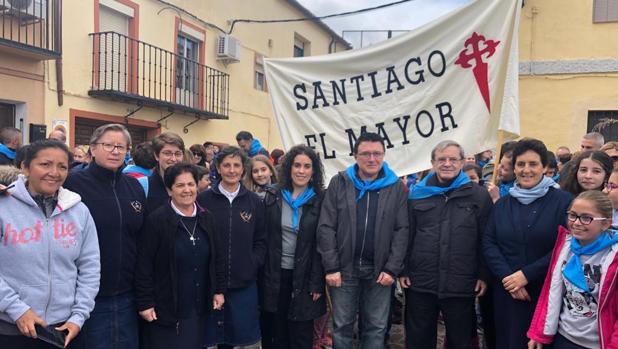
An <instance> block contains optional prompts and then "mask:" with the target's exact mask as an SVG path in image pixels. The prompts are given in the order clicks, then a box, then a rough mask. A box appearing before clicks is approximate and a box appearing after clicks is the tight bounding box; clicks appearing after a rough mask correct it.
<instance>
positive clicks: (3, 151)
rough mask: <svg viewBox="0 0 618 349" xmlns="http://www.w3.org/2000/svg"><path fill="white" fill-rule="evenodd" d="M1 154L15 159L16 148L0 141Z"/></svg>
mask: <svg viewBox="0 0 618 349" xmlns="http://www.w3.org/2000/svg"><path fill="white" fill-rule="evenodd" d="M0 154H4V155H5V156H6V157H7V158H9V160H15V150H13V149H11V148H9V147H7V146H6V145H4V144H2V143H0Z"/></svg>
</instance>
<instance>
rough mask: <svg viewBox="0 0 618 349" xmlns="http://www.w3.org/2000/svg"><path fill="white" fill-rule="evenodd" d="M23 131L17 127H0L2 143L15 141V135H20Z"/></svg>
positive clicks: (0, 141)
mask: <svg viewBox="0 0 618 349" xmlns="http://www.w3.org/2000/svg"><path fill="white" fill-rule="evenodd" d="M20 134H21V131H20V130H19V129H18V128H15V127H9V126H6V127H0V143H2V144H9V143H11V142H12V141H13V139H14V138H15V136H17V135H20Z"/></svg>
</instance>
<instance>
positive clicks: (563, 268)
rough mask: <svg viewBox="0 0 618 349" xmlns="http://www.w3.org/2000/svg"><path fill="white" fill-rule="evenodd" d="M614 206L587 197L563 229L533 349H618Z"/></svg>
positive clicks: (595, 194)
mask: <svg viewBox="0 0 618 349" xmlns="http://www.w3.org/2000/svg"><path fill="white" fill-rule="evenodd" d="M612 215H613V209H612V202H611V200H610V199H609V198H608V197H607V195H605V194H603V193H602V192H600V191H596V190H590V191H585V192H583V193H581V194H580V195H579V196H577V197H576V198H575V200H573V203H572V204H571V207H570V209H569V211H568V213H567V222H568V226H569V230H568V231H567V230H566V229H564V228H563V227H560V228H559V232H558V237H557V240H556V246H555V248H554V251H553V253H552V258H551V263H550V267H549V271H548V273H547V276H546V278H545V283H544V285H543V290H542V292H541V296H540V298H539V301H538V303H537V306H536V309H535V312H534V317H533V318H532V323H531V325H530V329H529V330H528V338H530V342H529V343H528V348H529V349H540V348H542V347H543V345H544V344H545V345H549V344H551V343H553V348H554V349H581V348H601V349H610V348H618V327H617V326H618V289H617V288H616V287H615V284H616V278H617V272H618V255H617V252H618V244H617V243H618V232H617V231H614V230H610V227H611V223H612Z"/></svg>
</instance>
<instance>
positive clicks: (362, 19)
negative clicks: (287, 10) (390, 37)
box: [299, 0, 472, 47]
mask: <svg viewBox="0 0 618 349" xmlns="http://www.w3.org/2000/svg"><path fill="white" fill-rule="evenodd" d="M394 1H395V0H354V1H347V0H299V2H300V3H301V4H302V5H303V6H305V7H306V8H307V9H309V10H310V11H311V12H313V13H314V14H315V15H317V16H324V15H329V14H334V13H340V12H348V11H354V10H359V9H363V8H367V7H374V6H379V5H382V4H387V3H391V2H394ZM471 1H472V0H413V1H410V2H407V3H403V4H400V5H395V6H391V7H387V8H385V9H380V10H374V11H370V12H366V13H362V14H358V15H350V16H345V17H338V18H334V19H327V20H324V22H325V23H326V24H328V25H329V26H330V27H331V28H333V30H334V31H335V32H337V33H338V34H339V35H342V31H343V30H410V29H414V28H416V27H419V26H421V25H423V24H425V23H427V22H429V21H431V20H432V19H435V18H437V17H440V16H442V15H444V14H446V13H448V12H449V11H452V10H454V9H456V8H458V7H460V6H462V5H465V4H467V3H470V2H471ZM344 35H345V37H344V38H345V39H346V40H347V41H348V42H350V43H351V44H352V45H353V46H354V47H360V34H358V33H345V34H344ZM386 35H387V34H386V33H364V34H363V46H367V44H368V43H371V42H377V41H380V40H383V39H385V38H386V37H387V36H386Z"/></svg>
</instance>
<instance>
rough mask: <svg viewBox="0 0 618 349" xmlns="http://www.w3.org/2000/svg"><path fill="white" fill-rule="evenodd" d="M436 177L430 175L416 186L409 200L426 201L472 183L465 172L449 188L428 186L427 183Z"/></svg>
mask: <svg viewBox="0 0 618 349" xmlns="http://www.w3.org/2000/svg"><path fill="white" fill-rule="evenodd" d="M435 175H436V174H435V173H430V174H429V175H427V176H426V177H425V178H423V180H422V181H421V182H420V183H418V184H417V185H415V186H414V188H412V190H410V195H409V196H408V198H409V199H414V200H417V199H425V198H428V197H432V196H435V195H440V194H443V193H446V192H449V191H451V190H453V189H457V188H459V187H461V186H462V185H464V184H468V183H470V177H468V175H467V174H465V173H464V171H459V174H458V175H457V177H456V178H455V180H454V181H453V183H451V185H449V186H448V187H436V186H433V185H427V181H428V180H429V178H431V177H433V176H435Z"/></svg>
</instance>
